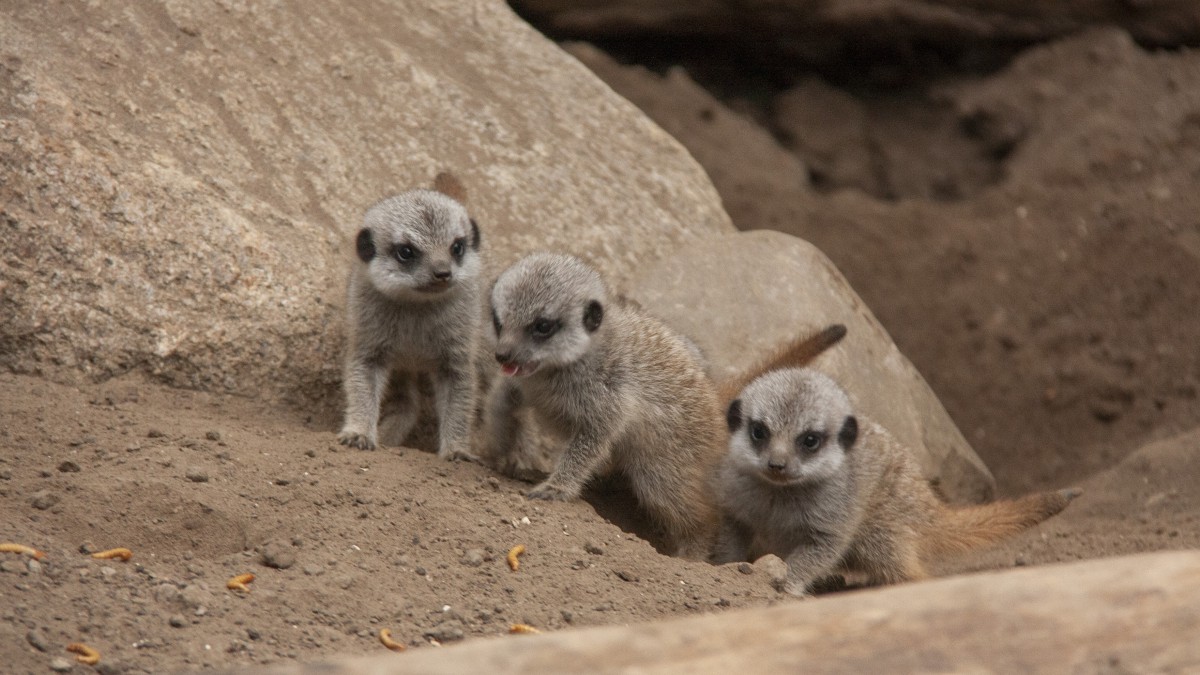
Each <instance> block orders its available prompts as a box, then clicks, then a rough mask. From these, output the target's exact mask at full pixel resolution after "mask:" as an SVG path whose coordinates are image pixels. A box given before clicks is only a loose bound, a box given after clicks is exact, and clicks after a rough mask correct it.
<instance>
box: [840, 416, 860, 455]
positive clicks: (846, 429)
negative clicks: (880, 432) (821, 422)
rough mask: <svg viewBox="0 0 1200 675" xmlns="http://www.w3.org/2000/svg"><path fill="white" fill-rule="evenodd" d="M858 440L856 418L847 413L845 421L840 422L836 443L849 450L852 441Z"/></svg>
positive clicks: (852, 445)
mask: <svg viewBox="0 0 1200 675" xmlns="http://www.w3.org/2000/svg"><path fill="white" fill-rule="evenodd" d="M857 440H858V420H856V419H854V415H847V416H846V421H845V422H842V430H841V431H839V432H838V443H840V444H841V446H842V449H843V450H849V449H850V448H852V447H854V442H855V441H857Z"/></svg>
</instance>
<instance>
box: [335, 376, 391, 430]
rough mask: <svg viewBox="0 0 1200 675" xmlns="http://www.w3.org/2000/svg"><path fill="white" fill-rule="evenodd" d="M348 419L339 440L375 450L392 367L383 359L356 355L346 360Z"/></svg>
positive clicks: (345, 385)
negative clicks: (389, 372) (387, 365)
mask: <svg viewBox="0 0 1200 675" xmlns="http://www.w3.org/2000/svg"><path fill="white" fill-rule="evenodd" d="M344 379H345V382H344V387H345V390H346V420H345V424H343V425H342V431H341V433H339V434H338V443H341V444H342V445H348V446H350V447H353V448H359V449H360V450H374V449H375V443H376V438H377V437H378V430H379V405H380V403H381V401H382V400H383V392H384V389H385V388H386V387H387V380H388V369H387V367H385V366H384V364H383V363H382V362H381V361H380V360H376V359H365V358H361V357H360V358H353V359H351V360H350V361H348V362H347V364H346V374H345V378H344Z"/></svg>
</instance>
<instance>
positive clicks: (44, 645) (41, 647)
mask: <svg viewBox="0 0 1200 675" xmlns="http://www.w3.org/2000/svg"><path fill="white" fill-rule="evenodd" d="M25 639H26V640H27V641H28V642H29V644H31V645H33V646H34V648H36V649H37V650H38V651H39V652H48V651H50V643H49V642H47V641H46V634H45V633H43V632H42V631H41V630H40V629H38V628H34V629H32V630H30V631H29V632H28V633H26V634H25Z"/></svg>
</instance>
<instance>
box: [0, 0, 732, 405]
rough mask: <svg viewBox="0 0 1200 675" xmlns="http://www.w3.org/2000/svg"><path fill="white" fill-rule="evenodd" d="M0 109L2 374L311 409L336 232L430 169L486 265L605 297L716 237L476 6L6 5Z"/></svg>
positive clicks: (628, 144) (629, 110)
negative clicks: (546, 276)
mask: <svg viewBox="0 0 1200 675" xmlns="http://www.w3.org/2000/svg"><path fill="white" fill-rule="evenodd" d="M0 92H3V98H2V99H0V205H2V206H0V229H2V230H3V239H4V242H5V250H6V252H7V254H6V256H5V258H4V260H3V261H0V315H2V316H5V317H8V318H7V319H6V320H5V321H4V322H3V323H2V325H0V366H3V367H5V368H7V369H12V370H15V371H17V372H29V373H45V374H49V375H53V376H55V377H59V378H70V377H72V376H75V375H77V374H79V373H82V374H84V375H86V376H88V377H91V378H105V377H109V376H112V375H116V374H120V373H123V372H126V371H130V370H139V371H143V372H148V373H152V374H153V375H155V376H156V377H157V378H159V379H160V380H162V381H164V382H167V383H170V384H173V385H177V386H187V387H199V388H205V389H221V390H228V391H234V392H241V393H254V394H256V395H257V394H267V395H280V394H284V395H300V396H303V397H306V398H322V397H326V398H327V397H334V396H336V390H337V381H338V379H339V372H338V371H339V366H338V364H339V361H340V358H339V351H340V344H341V315H340V310H339V306H340V304H341V302H342V293H343V287H344V276H345V271H344V270H345V264H346V259H347V257H348V253H347V251H348V245H347V237H348V235H350V234H352V233H353V232H354V231H355V228H356V227H357V225H358V222H359V220H360V218H361V215H362V213H363V212H364V211H365V209H366V208H367V207H368V206H369V205H370V204H371V203H372V202H373V201H375V200H377V199H379V198H381V197H384V196H386V195H388V194H390V193H393V192H395V191H398V190H402V189H407V188H410V187H418V186H424V185H426V184H428V182H429V181H430V179H431V178H432V176H433V175H434V174H435V173H436V172H437V171H439V170H442V169H450V170H452V171H455V172H457V173H458V174H459V176H460V177H461V178H462V180H463V182H464V183H465V184H466V185H467V187H468V190H469V192H470V199H471V204H472V208H473V210H474V215H475V217H476V218H477V220H478V221H479V222H480V224H481V226H482V228H483V230H484V241H485V242H486V245H487V247H488V250H489V251H490V252H491V255H492V263H493V266H499V265H502V264H505V263H506V262H507V261H510V260H511V259H513V258H514V257H515V256H516V255H518V254H519V253H520V252H523V251H527V250H529V249H534V248H539V249H540V248H549V249H562V250H568V251H572V252H576V253H579V254H581V255H584V256H585V257H587V258H588V259H589V260H591V261H592V262H594V263H595V264H596V265H598V266H599V267H600V268H602V269H603V270H604V271H605V272H606V273H607V274H608V275H610V276H611V277H612V278H613V279H614V280H617V281H621V280H624V279H628V278H629V276H630V275H631V274H632V273H633V272H634V271H635V270H636V269H637V268H638V266H640V265H643V264H645V262H646V261H647V260H652V259H654V258H657V257H660V256H661V255H663V254H664V253H667V252H669V251H671V250H673V249H674V248H676V247H677V246H679V245H680V244H682V243H684V242H687V241H690V240H692V239H695V238H698V237H701V236H704V235H705V234H712V233H716V232H724V231H727V230H729V227H730V226H729V221H728V216H726V215H725V213H724V212H723V211H722V209H721V205H720V201H719V200H718V198H717V196H716V194H715V192H714V191H713V189H712V186H711V184H710V183H709V182H708V180H707V179H706V178H705V176H704V175H703V173H702V172H701V171H700V170H699V168H698V167H697V166H696V164H695V162H694V161H693V160H692V159H691V158H690V157H689V156H688V155H687V153H686V151H684V150H683V149H682V148H681V147H680V146H679V145H678V144H677V143H676V142H675V141H674V140H673V139H671V138H670V137H669V136H667V135H666V134H665V133H663V132H662V131H661V130H660V129H659V128H658V127H656V126H655V125H653V124H652V123H651V122H649V121H648V120H647V119H646V118H645V117H644V116H643V115H642V114H641V113H639V112H638V111H637V110H636V109H634V108H633V107H632V106H631V105H629V104H628V103H627V102H625V101H623V100H621V99H620V98H618V97H616V96H614V95H612V93H611V91H610V90H609V89H608V88H607V87H605V86H604V85H603V84H602V83H601V82H599V81H598V80H597V79H595V78H594V77H593V76H592V75H591V74H590V73H588V71H587V70H586V69H584V68H583V67H582V66H581V65H580V64H579V63H578V62H576V61H575V60H573V59H571V58H570V57H568V56H567V55H565V54H563V53H562V52H561V51H560V50H558V49H557V48H556V47H555V46H554V45H553V44H552V43H550V42H549V41H548V40H546V39H545V38H543V37H542V36H541V35H539V34H538V33H537V32H536V31H534V30H533V29H531V28H530V27H529V26H527V25H526V24H524V23H523V22H521V21H520V20H519V19H517V18H516V16H514V15H513V14H512V12H511V10H509V9H508V8H507V7H506V6H504V5H503V4H502V3H499V2H494V1H488V0H473V1H471V2H449V1H442V2H435V3H390V2H383V1H381V0H362V1H360V2H355V3H352V4H342V5H328V6H323V7H322V8H321V9H320V11H303V12H301V11H295V10H294V8H292V7H290V6H276V5H270V6H269V5H259V4H251V5H245V6H243V5H240V4H237V3H224V4H222V3H216V4H211V5H197V4H195V3H190V2H176V1H172V0H144V1H141V2H137V3H132V4H129V5H128V6H125V7H124V8H123V9H122V11H121V12H120V13H115V12H112V11H110V9H109V8H107V7H104V6H100V5H96V6H91V5H86V4H66V3H51V4H34V5H23V4H11V5H6V6H5V7H4V8H3V9H2V10H0ZM597 139H603V142H597ZM614 225H619V227H620V228H621V236H620V238H619V241H614V239H613V237H612V227H613V226H614Z"/></svg>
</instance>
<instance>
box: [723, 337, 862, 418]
mask: <svg viewBox="0 0 1200 675" xmlns="http://www.w3.org/2000/svg"><path fill="white" fill-rule="evenodd" d="M844 337H846V327H845V326H843V325H842V324H840V323H835V324H832V325H830V326H828V327H826V328H824V329H822V330H820V331H818V332H817V333H816V334H814V335H809V336H806V337H800V338H796V339H794V340H792V341H791V342H789V343H787V344H785V345H783V346H781V347H780V348H779V349H776V350H775V352H774V353H772V354H771V355H769V356H767V357H766V358H764V359H762V360H761V361H759V362H758V363H756V364H754V366H752V367H751V368H750V369H749V370H747V371H745V372H743V373H738V374H737V375H734V376H733V377H731V378H729V379H728V380H726V381H725V382H722V383H721V384H720V394H721V403H722V404H725V403H729V402H730V401H732V400H733V399H735V398H737V395H738V394H740V393H741V392H742V389H744V388H745V387H746V385H748V384H750V383H751V382H753V381H754V380H755V379H756V378H758V376H760V375H763V374H765V373H769V372H771V371H772V370H780V369H782V368H799V367H801V366H805V365H808V363H809V362H810V361H812V360H813V359H815V358H817V356H818V355H820V354H821V352H823V351H825V350H826V349H829V348H830V347H832V346H834V345H835V344H837V343H838V342H840V341H841V339H842V338H844Z"/></svg>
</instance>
